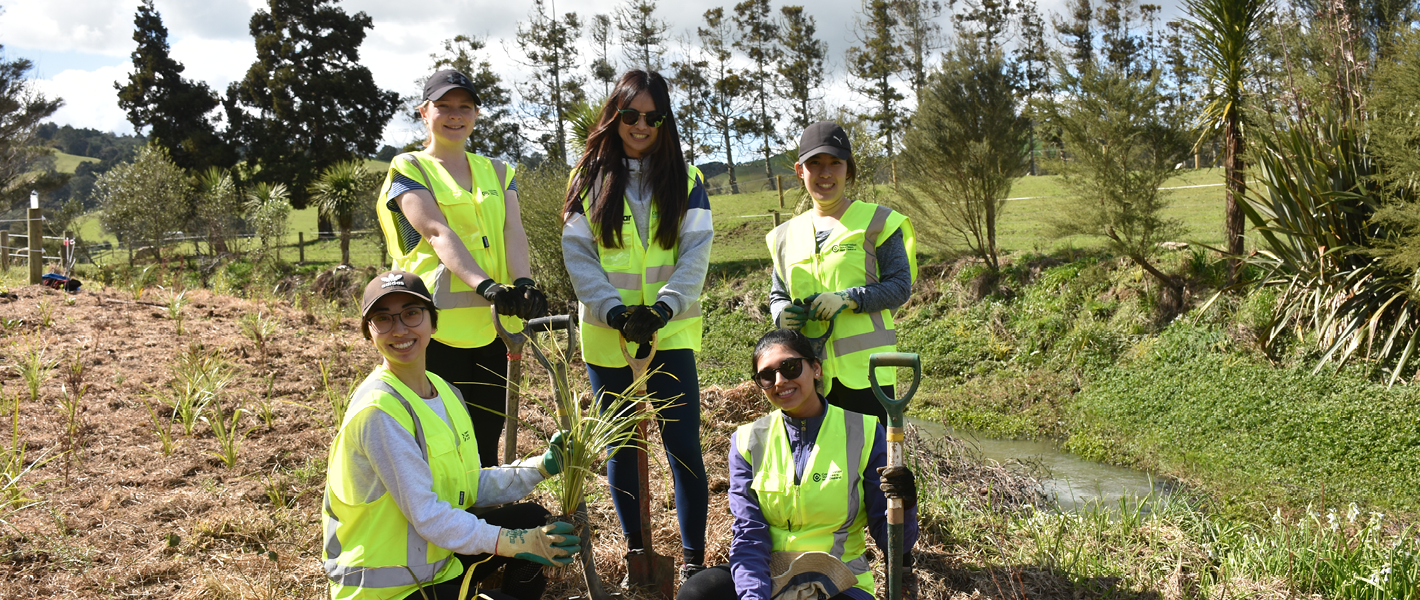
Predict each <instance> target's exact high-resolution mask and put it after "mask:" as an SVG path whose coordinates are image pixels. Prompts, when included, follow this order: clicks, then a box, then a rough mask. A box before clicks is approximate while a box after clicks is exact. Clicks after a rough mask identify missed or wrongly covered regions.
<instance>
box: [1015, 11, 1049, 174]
mask: <svg viewBox="0 0 1420 600" xmlns="http://www.w3.org/2000/svg"><path fill="white" fill-rule="evenodd" d="M1018 6H1019V8H1018V11H1017V15H1018V16H1017V19H1018V24H1017V28H1018V31H1019V32H1020V40H1019V42H1018V43H1017V44H1016V48H1015V50H1014V52H1015V57H1014V59H1013V60H1014V62H1015V65H1014V70H1015V73H1016V78H1017V80H1016V89H1017V90H1019V93H1020V95H1021V97H1022V98H1023V99H1024V100H1025V106H1024V107H1023V109H1024V110H1025V111H1026V114H1027V115H1028V116H1029V117H1030V174H1031V175H1035V174H1036V161H1035V148H1036V143H1035V139H1036V137H1035V126H1036V122H1037V121H1038V118H1037V115H1036V113H1037V111H1036V102H1037V100H1038V99H1040V98H1043V97H1045V94H1046V93H1048V92H1049V91H1050V46H1049V45H1048V44H1047V43H1046V41H1045V20H1044V19H1042V18H1041V16H1040V11H1039V10H1038V9H1037V8H1036V4H1035V0H1021V3H1020V4H1019V5H1018Z"/></svg>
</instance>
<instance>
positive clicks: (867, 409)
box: [824, 379, 896, 427]
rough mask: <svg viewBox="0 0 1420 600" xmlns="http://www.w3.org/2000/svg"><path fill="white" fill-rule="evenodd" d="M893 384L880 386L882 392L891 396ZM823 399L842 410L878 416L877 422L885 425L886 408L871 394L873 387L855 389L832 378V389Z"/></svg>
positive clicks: (893, 392)
mask: <svg viewBox="0 0 1420 600" xmlns="http://www.w3.org/2000/svg"><path fill="white" fill-rule="evenodd" d="M894 387H895V386H891V385H885V386H882V388H883V393H884V394H887V395H888V397H892V396H893V394H895V393H896V391H895V390H894ZM824 399H826V400H828V403H829V404H832V405H834V406H837V407H838V408H841V409H843V410H851V411H853V412H855V413H858V414H863V415H872V416H874V417H877V418H878V422H879V423H882V424H883V427H887V409H885V408H883V403H881V402H878V397H877V396H874V395H873V388H865V389H861V390H855V389H853V388H850V387H848V386H846V385H843V382H842V381H839V380H837V379H834V380H833V390H832V391H831V392H829V394H828V395H827V396H824Z"/></svg>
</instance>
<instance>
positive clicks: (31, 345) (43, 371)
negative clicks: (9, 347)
mask: <svg viewBox="0 0 1420 600" xmlns="http://www.w3.org/2000/svg"><path fill="white" fill-rule="evenodd" d="M17 345H18V344H17ZM48 350H49V344H47V343H45V344H41V343H40V340H39V338H38V337H31V338H30V339H29V342H28V343H27V344H25V347H24V349H23V350H21V351H20V352H18V355H19V357H20V361H19V363H18V364H16V365H15V368H16V369H18V370H19V371H20V377H21V378H23V379H24V380H25V387H26V388H28V389H29V392H30V402H36V401H38V400H39V391H40V388H42V387H43V386H44V384H45V382H47V381H49V376H50V374H51V373H52V372H53V371H54V365H55V364H57V363H58V361H54V360H45V357H44V353H45V352H46V351H48Z"/></svg>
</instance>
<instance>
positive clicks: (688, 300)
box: [562, 159, 715, 325]
mask: <svg viewBox="0 0 1420 600" xmlns="http://www.w3.org/2000/svg"><path fill="white" fill-rule="evenodd" d="M626 166H627V167H628V169H629V170H630V171H631V179H630V181H628V182H627V185H626V200H627V202H628V204H630V205H631V218H632V220H633V221H634V222H635V223H636V233H637V234H639V235H640V236H641V245H642V248H645V247H647V246H648V245H649V244H652V243H655V242H654V241H653V240H651V239H650V236H649V235H648V234H650V214H651V189H650V187H649V185H647V181H646V179H645V178H644V177H642V173H641V161H640V160H636V159H627V160H626ZM586 212H587V210H586V209H585V208H584V209H583V210H580V211H574V212H571V213H568V214H566V215H565V216H564V219H565V221H564V224H563V226H562V259H563V261H564V262H565V263H566V265H567V274H568V275H569V276H570V277H571V278H572V287H573V288H574V289H575V290H576V292H577V300H578V301H579V302H581V303H582V306H583V310H582V318H584V319H589V320H591V321H593V322H594V323H596V324H598V325H605V323H604V322H603V321H604V320H605V319H606V313H607V311H609V310H611V309H612V308H615V307H616V306H617V305H619V304H622V302H621V295H620V294H618V293H617V291H616V287H615V286H613V285H612V284H611V281H609V280H608V279H607V276H606V271H605V270H603V269H602V263H601V255H600V252H599V250H598V248H597V237H596V235H594V234H593V233H592V228H591V225H590V224H588V222H587V218H586ZM677 239H678V241H677V244H678V246H679V256H678V258H677V259H676V264H675V270H674V271H673V272H672V273H671V277H670V279H669V280H667V281H666V284H665V285H664V286H662V287H661V289H660V291H659V293H658V294H657V298H656V300H657V301H660V302H665V303H666V305H667V306H669V307H670V308H671V312H672V313H673V314H677V315H678V314H680V313H681V312H683V311H685V310H686V309H689V308H690V307H692V306H694V305H695V302H696V301H697V300H698V299H699V298H700V292H701V290H702V289H703V288H704V287H705V274H706V272H707V271H708V270H709V268H710V246H711V243H712V242H713V241H714V239H715V227H714V224H713V223H712V222H711V218H710V196H709V194H707V193H706V192H705V186H704V185H703V183H701V182H698V181H697V182H696V184H695V188H694V189H693V190H691V192H690V199H689V203H688V207H687V209H686V212H685V218H684V219H682V220H681V223H680V231H679V236H678V238H677ZM626 243H631V240H626Z"/></svg>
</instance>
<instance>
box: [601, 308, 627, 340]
mask: <svg viewBox="0 0 1420 600" xmlns="http://www.w3.org/2000/svg"><path fill="white" fill-rule="evenodd" d="M630 316H631V310H630V309H628V308H626V307H625V306H623V305H620V304H618V305H616V306H613V307H611V310H609V311H606V324H607V326H609V327H611V328H612V329H615V330H617V331H618V332H619V331H621V330H622V329H625V328H626V319H627V318H628V317H630ZM622 335H625V334H622Z"/></svg>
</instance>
